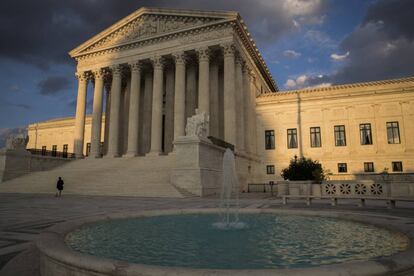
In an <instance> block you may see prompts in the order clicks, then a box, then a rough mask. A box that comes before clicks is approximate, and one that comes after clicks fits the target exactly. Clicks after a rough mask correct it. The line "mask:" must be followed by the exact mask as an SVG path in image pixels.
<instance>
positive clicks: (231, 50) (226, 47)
mask: <svg viewBox="0 0 414 276" xmlns="http://www.w3.org/2000/svg"><path fill="white" fill-rule="evenodd" d="M220 47H221V49H222V50H223V55H224V56H234V54H235V53H236V46H234V43H232V42H228V43H223V44H220Z"/></svg>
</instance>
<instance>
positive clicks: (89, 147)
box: [86, 143, 91, 156]
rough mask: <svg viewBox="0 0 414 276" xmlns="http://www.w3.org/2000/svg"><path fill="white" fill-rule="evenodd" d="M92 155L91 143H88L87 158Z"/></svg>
mask: <svg viewBox="0 0 414 276" xmlns="http://www.w3.org/2000/svg"><path fill="white" fill-rule="evenodd" d="M90 153H91V143H86V156H89V154H90Z"/></svg>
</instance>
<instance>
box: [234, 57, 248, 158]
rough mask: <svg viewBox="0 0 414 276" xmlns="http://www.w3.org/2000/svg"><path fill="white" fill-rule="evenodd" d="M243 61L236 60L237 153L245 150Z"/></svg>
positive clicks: (240, 59) (239, 58)
mask: <svg viewBox="0 0 414 276" xmlns="http://www.w3.org/2000/svg"><path fill="white" fill-rule="evenodd" d="M243 63H244V61H243V59H242V58H241V57H240V56H237V58H236V93H235V96H236V98H235V101H236V114H237V115H236V137H237V146H238V150H239V151H244V150H245V144H244V143H245V140H244V137H245V136H244V128H245V123H246V120H245V116H244V103H243V101H244V93H243V92H244V91H243V90H244V89H243V72H242V67H243Z"/></svg>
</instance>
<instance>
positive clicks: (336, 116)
mask: <svg viewBox="0 0 414 276" xmlns="http://www.w3.org/2000/svg"><path fill="white" fill-rule="evenodd" d="M256 111H257V129H258V130H257V151H258V153H259V155H260V156H261V158H262V167H261V168H259V172H260V173H259V175H260V177H261V180H263V181H268V180H270V179H275V178H276V179H277V178H279V179H280V172H281V170H282V169H283V168H285V167H287V166H288V164H289V161H290V160H291V159H292V158H294V156H295V155H296V156H298V157H299V156H305V157H308V158H312V159H315V160H318V161H319V162H321V163H322V165H323V167H324V168H325V169H326V170H327V171H328V172H330V173H331V174H332V175H331V179H352V178H356V177H358V175H366V174H376V173H381V172H383V171H384V170H387V171H388V172H389V173H414V139H413V136H414V78H406V79H396V80H389V81H379V82H369V83H359V84H350V85H339V86H332V87H327V88H318V89H308V90H296V91H286V92H278V93H268V94H262V95H260V96H259V97H258V98H257V108H256ZM272 169H273V170H272ZM273 172H274V174H273Z"/></svg>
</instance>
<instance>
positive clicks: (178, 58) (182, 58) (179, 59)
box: [172, 51, 188, 64]
mask: <svg viewBox="0 0 414 276" xmlns="http://www.w3.org/2000/svg"><path fill="white" fill-rule="evenodd" d="M172 56H173V58H174V60H175V63H176V64H186V63H187V61H188V58H187V55H186V54H185V53H184V51H182V52H177V53H173V54H172Z"/></svg>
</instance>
